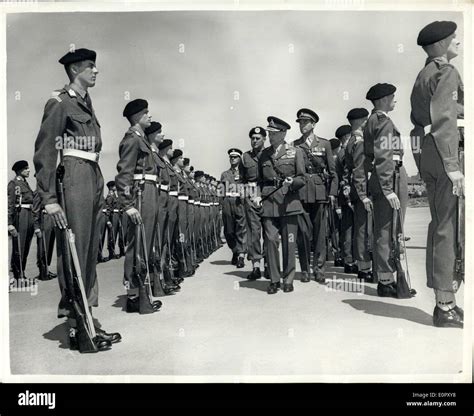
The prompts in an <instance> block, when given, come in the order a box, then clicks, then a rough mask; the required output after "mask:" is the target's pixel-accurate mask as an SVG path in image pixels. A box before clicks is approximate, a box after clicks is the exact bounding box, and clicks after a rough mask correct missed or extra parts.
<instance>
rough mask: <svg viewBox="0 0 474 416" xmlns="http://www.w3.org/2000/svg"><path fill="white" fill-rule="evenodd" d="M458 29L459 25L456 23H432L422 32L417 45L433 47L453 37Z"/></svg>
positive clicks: (419, 34)
mask: <svg viewBox="0 0 474 416" xmlns="http://www.w3.org/2000/svg"><path fill="white" fill-rule="evenodd" d="M456 29H457V25H456V23H454V22H449V21H441V22H440V21H436V22H432V23H430V24H429V25H426V26H425V27H424V28H423V29H421V30H420V33H418V39H417V40H416V43H417V44H418V45H420V46H427V45H431V44H433V43H436V42H438V41H440V40H442V39H445V38H447V37H448V36H450V35H452V34H453V33H454V32H455V31H456Z"/></svg>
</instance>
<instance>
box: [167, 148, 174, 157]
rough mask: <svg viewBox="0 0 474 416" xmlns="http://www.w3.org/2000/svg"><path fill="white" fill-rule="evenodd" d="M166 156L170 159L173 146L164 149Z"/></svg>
mask: <svg viewBox="0 0 474 416" xmlns="http://www.w3.org/2000/svg"><path fill="white" fill-rule="evenodd" d="M166 156H168V159H171V158H172V157H173V148H172V147H169V148H168V150H167V151H166Z"/></svg>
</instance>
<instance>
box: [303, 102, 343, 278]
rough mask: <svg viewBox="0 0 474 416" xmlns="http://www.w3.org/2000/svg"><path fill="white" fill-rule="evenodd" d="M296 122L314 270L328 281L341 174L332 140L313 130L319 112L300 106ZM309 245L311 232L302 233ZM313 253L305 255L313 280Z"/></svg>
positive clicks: (305, 269)
mask: <svg viewBox="0 0 474 416" xmlns="http://www.w3.org/2000/svg"><path fill="white" fill-rule="evenodd" d="M296 117H297V120H296V122H297V123H299V125H300V131H301V133H302V136H301V138H300V139H298V140H296V141H295V142H294V146H296V147H298V148H300V149H301V150H302V153H303V160H304V164H305V171H306V173H305V186H304V187H302V188H301V189H300V196H301V200H302V201H303V206H304V209H305V211H306V212H307V213H308V214H309V219H310V221H311V224H312V230H313V235H312V238H313V245H314V257H313V270H314V275H315V280H316V282H318V283H324V282H325V277H324V272H325V267H326V236H327V209H328V200H329V199H330V200H331V201H332V202H334V201H335V198H336V195H337V175H336V169H335V164H334V158H333V157H332V150H331V144H330V143H329V140H326V139H323V138H322V137H318V136H316V135H315V134H314V132H313V130H314V127H315V125H316V123H317V122H318V121H319V116H318V115H317V114H316V113H315V112H314V111H313V110H310V109H308V108H302V109H300V110H298V112H297V114H296ZM302 237H303V239H304V240H306V243H305V244H304V246H305V247H306V248H308V247H311V245H310V244H309V242H308V241H310V240H311V236H309V235H303V236H302ZM310 257H311V253H310V252H308V251H307V249H306V253H305V258H306V259H307V264H306V265H305V266H304V269H303V277H302V279H301V281H302V282H309V280H310V278H309V274H308V273H305V272H306V271H309V262H310Z"/></svg>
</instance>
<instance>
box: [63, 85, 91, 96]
mask: <svg viewBox="0 0 474 416" xmlns="http://www.w3.org/2000/svg"><path fill="white" fill-rule="evenodd" d="M64 88H65V89H66V91H67V93H68V94H69V96H71V97H76V96H77V95H79V96H80V97H81V98H82V99H84V97H85V96H86V94H87V91H86V90H84V89H82V88H81V87H79V85H76V84H74V83H71V84H69V85H66V86H65V87H64Z"/></svg>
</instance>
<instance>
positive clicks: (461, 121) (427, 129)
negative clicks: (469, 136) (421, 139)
mask: <svg viewBox="0 0 474 416" xmlns="http://www.w3.org/2000/svg"><path fill="white" fill-rule="evenodd" d="M457 125H458V127H464V126H465V124H464V119H463V118H458V119H457ZM423 130H424V131H425V136H426V135H427V134H429V133H431V124H428V125H427V126H425V127H423Z"/></svg>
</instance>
